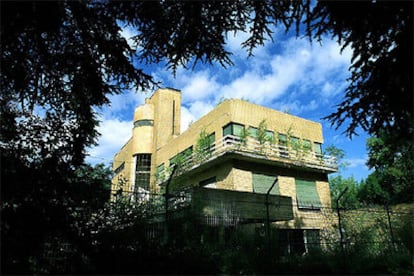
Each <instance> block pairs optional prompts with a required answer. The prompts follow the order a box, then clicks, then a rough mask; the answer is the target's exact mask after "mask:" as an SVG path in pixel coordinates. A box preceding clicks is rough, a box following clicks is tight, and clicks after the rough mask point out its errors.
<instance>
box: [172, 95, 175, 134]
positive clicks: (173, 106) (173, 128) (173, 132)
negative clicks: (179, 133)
mask: <svg viewBox="0 0 414 276" xmlns="http://www.w3.org/2000/svg"><path fill="white" fill-rule="evenodd" d="M172 134H173V135H174V134H175V101H173V105H172Z"/></svg>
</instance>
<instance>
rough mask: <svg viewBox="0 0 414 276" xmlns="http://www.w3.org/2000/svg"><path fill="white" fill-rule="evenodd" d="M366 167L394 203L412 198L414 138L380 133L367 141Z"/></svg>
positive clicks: (411, 200)
mask: <svg viewBox="0 0 414 276" xmlns="http://www.w3.org/2000/svg"><path fill="white" fill-rule="evenodd" d="M367 147H368V156H369V159H368V166H369V167H370V168H373V169H375V176H374V177H375V178H376V179H378V183H379V185H380V186H381V188H382V190H383V191H384V192H385V193H386V194H388V195H389V197H390V200H392V201H393V202H413V201H414V197H413V196H414V179H413V174H414V141H413V140H405V139H402V138H399V135H391V134H389V133H386V132H381V134H380V135H379V136H378V137H373V138H370V139H368V141H367Z"/></svg>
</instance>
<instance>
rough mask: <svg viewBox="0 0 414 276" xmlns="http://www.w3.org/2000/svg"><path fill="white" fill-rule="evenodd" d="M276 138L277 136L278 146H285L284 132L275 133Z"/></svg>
mask: <svg viewBox="0 0 414 276" xmlns="http://www.w3.org/2000/svg"><path fill="white" fill-rule="evenodd" d="M277 138H278V144H279V146H283V147H287V137H286V134H281V133H279V134H278V135H277Z"/></svg>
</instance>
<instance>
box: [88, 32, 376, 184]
mask: <svg viewBox="0 0 414 276" xmlns="http://www.w3.org/2000/svg"><path fill="white" fill-rule="evenodd" d="M123 35H124V36H125V37H127V38H129V37H131V36H132V35H133V33H131V32H130V31H129V30H128V29H124V31H123ZM247 37H248V34H247V33H238V34H237V35H230V36H229V37H228V42H227V48H228V50H229V51H230V52H232V53H233V55H232V60H233V62H234V65H233V66H229V67H228V68H223V67H221V66H220V65H219V64H215V65H204V64H197V66H195V68H194V69H184V68H179V69H178V71H177V72H176V75H175V77H174V75H173V73H172V72H171V71H168V70H167V69H166V68H165V66H164V65H162V64H161V65H151V66H148V67H142V65H139V64H137V66H138V67H140V68H143V69H144V70H145V71H146V72H147V73H150V74H151V75H152V76H153V77H154V79H155V80H157V81H161V82H162V87H172V88H176V89H179V90H181V92H182V111H181V116H182V119H181V127H182V131H183V130H185V129H186V128H187V127H188V125H189V124H190V123H191V122H193V121H196V120H197V119H198V118H200V117H201V116H203V115H204V114H206V113H207V112H209V111H210V110H212V109H213V108H214V107H215V106H216V104H217V103H218V102H219V101H220V100H221V99H223V98H243V99H246V100H249V101H250V102H253V103H256V104H259V105H263V106H267V107H270V108H273V109H276V110H280V111H285V112H289V113H290V114H293V115H296V116H300V117H303V118H306V119H309V120H313V121H317V122H320V123H321V124H322V127H323V132H324V140H325V143H324V146H325V147H326V146H328V145H334V146H336V147H338V148H341V149H343V150H344V151H345V154H346V156H345V161H346V162H347V163H348V167H347V168H346V169H344V170H342V171H341V174H342V175H343V176H346V177H348V176H354V178H355V179H356V180H358V181H359V180H361V179H364V178H366V176H367V175H368V174H369V173H370V172H369V170H368V168H367V167H366V165H365V163H366V160H367V151H366V146H365V143H366V139H367V138H368V135H367V134H366V133H365V132H363V131H362V130H359V132H358V134H359V135H358V136H354V137H353V138H352V140H351V139H349V138H348V137H347V136H346V135H345V134H343V131H344V129H345V127H342V128H340V129H338V130H335V129H334V128H333V127H331V126H330V122H328V121H326V120H323V119H322V118H323V117H325V116H327V115H329V114H331V113H332V112H334V111H335V105H337V104H339V103H340V102H341V101H342V99H343V95H344V90H345V88H346V87H347V81H346V79H347V78H348V77H349V76H350V74H349V72H348V68H349V65H350V60H351V56H352V52H351V50H350V49H348V48H347V49H345V50H344V51H343V52H342V54H341V53H340V48H341V47H340V46H339V45H338V44H337V43H336V42H335V41H333V40H331V39H330V38H328V37H326V38H325V39H324V40H323V41H322V45H321V44H319V43H318V42H316V41H315V42H313V43H312V44H310V43H309V40H308V39H306V38H303V39H301V38H296V37H295V36H292V35H290V34H287V35H286V34H285V33H284V31H282V30H278V29H275V31H274V35H273V40H274V41H273V42H271V41H269V42H268V43H266V44H265V46H263V47H260V48H257V49H256V50H255V51H254V56H253V57H248V55H247V51H246V50H245V49H243V48H242V47H241V46H240V45H241V43H242V42H243V41H245V40H246V39H247ZM189 67H190V68H191V67H192V64H191V65H190V66H189ZM152 92H153V91H125V92H124V93H123V94H122V95H113V96H110V97H109V98H110V100H111V105H110V106H105V107H104V108H102V109H99V110H97V112H98V113H99V117H100V120H101V124H100V126H99V128H98V131H99V132H100V133H101V137H100V139H99V141H98V143H99V145H98V146H96V147H93V148H90V149H89V150H88V154H89V157H88V158H87V161H88V162H90V163H92V164H95V163H102V162H103V163H106V164H110V162H111V161H112V158H113V156H114V154H115V153H116V152H117V151H118V150H119V149H120V148H121V147H122V145H123V144H124V143H125V142H126V141H127V140H128V139H129V137H130V136H131V133H132V125H133V124H132V123H133V122H132V118H133V112H134V109H135V107H136V106H137V105H140V104H142V103H143V102H144V100H145V98H147V97H150V96H151V94H152Z"/></svg>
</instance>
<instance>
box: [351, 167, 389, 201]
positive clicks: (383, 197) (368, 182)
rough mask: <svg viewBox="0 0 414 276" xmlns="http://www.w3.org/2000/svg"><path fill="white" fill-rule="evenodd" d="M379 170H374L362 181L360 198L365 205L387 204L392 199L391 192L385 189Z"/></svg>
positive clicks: (359, 192) (359, 191)
mask: <svg viewBox="0 0 414 276" xmlns="http://www.w3.org/2000/svg"><path fill="white" fill-rule="evenodd" d="M380 179H381V177H380V175H379V173H378V172H373V173H371V174H370V175H368V177H367V178H366V179H365V181H361V183H360V185H359V190H358V198H359V200H360V201H361V202H362V203H364V204H365V205H372V204H379V205H385V204H387V203H388V202H389V200H390V194H389V193H388V192H387V191H386V190H384V189H383V187H382V186H381V182H380Z"/></svg>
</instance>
